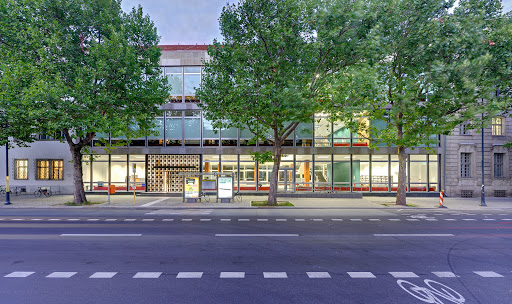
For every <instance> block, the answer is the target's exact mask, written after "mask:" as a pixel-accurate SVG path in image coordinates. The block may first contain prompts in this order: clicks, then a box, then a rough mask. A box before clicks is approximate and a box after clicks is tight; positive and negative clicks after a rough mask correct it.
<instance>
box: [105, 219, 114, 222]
mask: <svg viewBox="0 0 512 304" xmlns="http://www.w3.org/2000/svg"><path fill="white" fill-rule="evenodd" d="M115 221H117V219H106V220H105V222H115Z"/></svg>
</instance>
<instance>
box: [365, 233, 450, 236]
mask: <svg viewBox="0 0 512 304" xmlns="http://www.w3.org/2000/svg"><path fill="white" fill-rule="evenodd" d="M374 236H454V235H453V234H451V233H446V234H441V233H438V234H436V233H431V234H427V233H425V234H419V233H409V234H408V233H396V234H374Z"/></svg>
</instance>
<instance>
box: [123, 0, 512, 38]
mask: <svg viewBox="0 0 512 304" xmlns="http://www.w3.org/2000/svg"><path fill="white" fill-rule="evenodd" d="M233 2H238V1H236V0H229V3H233ZM227 3H228V0H123V1H122V4H121V6H122V8H123V10H124V11H126V12H128V11H130V10H131V8H132V7H134V6H138V5H139V4H140V5H141V6H142V10H143V11H144V13H145V14H149V16H150V17H151V19H152V20H153V21H154V22H155V25H156V27H157V30H158V35H160V36H161V39H160V44H161V45H169V44H210V43H212V42H213V39H214V38H216V39H217V40H219V41H221V40H222V35H221V34H220V30H219V21H218V18H219V16H220V13H221V12H222V8H223V7H224V6H225V5H226V4H227ZM503 7H504V11H505V12H508V11H511V10H512V0H503Z"/></svg>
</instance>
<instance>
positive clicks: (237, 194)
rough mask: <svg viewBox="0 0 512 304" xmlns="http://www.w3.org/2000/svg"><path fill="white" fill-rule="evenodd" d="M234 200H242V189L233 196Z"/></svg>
mask: <svg viewBox="0 0 512 304" xmlns="http://www.w3.org/2000/svg"><path fill="white" fill-rule="evenodd" d="M233 202H237V203H241V202H242V193H240V191H237V192H235V195H234V196H233Z"/></svg>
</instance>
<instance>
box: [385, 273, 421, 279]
mask: <svg viewBox="0 0 512 304" xmlns="http://www.w3.org/2000/svg"><path fill="white" fill-rule="evenodd" d="M389 274H390V275H392V276H393V277H394V278H397V279H400V278H418V275H417V274H415V273H414V272H390V273H389Z"/></svg>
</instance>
